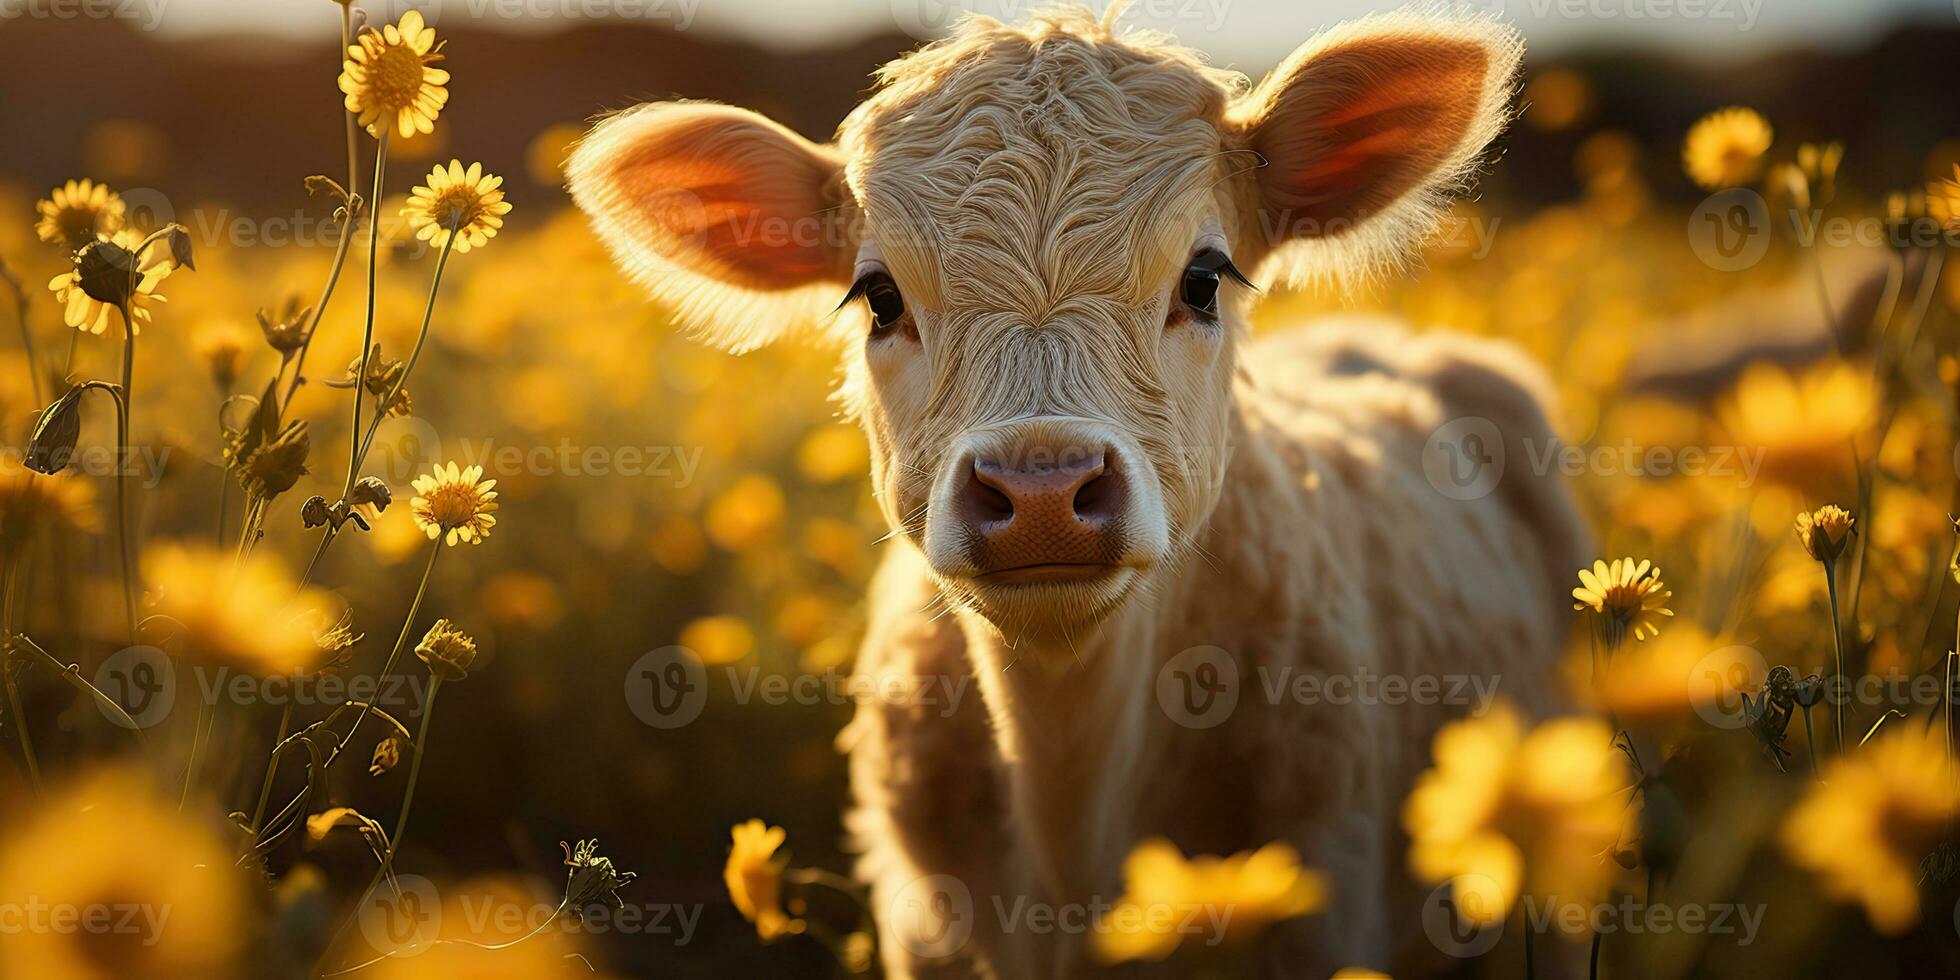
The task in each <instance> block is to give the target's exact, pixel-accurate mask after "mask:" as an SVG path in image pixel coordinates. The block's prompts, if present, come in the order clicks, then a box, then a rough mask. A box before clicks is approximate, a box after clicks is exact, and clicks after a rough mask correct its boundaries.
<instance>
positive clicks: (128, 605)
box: [116, 252, 142, 646]
mask: <svg viewBox="0 0 1960 980" xmlns="http://www.w3.org/2000/svg"><path fill="white" fill-rule="evenodd" d="M137 254H138V255H141V254H142V253H141V252H138V253H137ZM117 309H118V310H120V311H121V313H122V319H123V364H122V392H121V393H120V394H119V395H118V396H117V398H116V465H117V469H118V470H119V472H118V473H117V476H116V538H117V542H118V547H119V550H121V552H122V579H123V611H124V612H125V613H126V614H127V615H128V618H129V645H130V646H135V645H136V572H135V568H134V566H135V563H136V562H135V557H134V547H135V546H134V543H133V542H132V541H130V538H129V481H130V478H131V477H132V476H134V474H133V473H131V472H130V466H129V453H130V445H129V409H130V404H131V401H132V397H133V396H132V389H131V384H132V382H133V381H134V380H135V376H136V321H135V319H134V318H133V317H132V316H131V314H130V308H129V303H128V301H126V300H125V301H124V302H123V303H121V304H120V305H118V306H117Z"/></svg>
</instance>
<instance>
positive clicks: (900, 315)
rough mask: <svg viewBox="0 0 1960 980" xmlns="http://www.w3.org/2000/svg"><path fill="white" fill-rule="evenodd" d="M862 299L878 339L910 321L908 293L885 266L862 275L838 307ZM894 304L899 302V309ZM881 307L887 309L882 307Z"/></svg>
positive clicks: (873, 331)
mask: <svg viewBox="0 0 1960 980" xmlns="http://www.w3.org/2000/svg"><path fill="white" fill-rule="evenodd" d="M859 299H862V300H864V304H865V308H866V310H867V311H868V312H869V313H870V314H871V336H872V337H874V338H876V337H882V336H885V335H887V334H889V333H890V332H891V331H892V329H893V328H894V327H899V326H901V325H903V324H905V323H907V322H909V321H907V320H906V313H907V310H906V306H905V294H904V293H902V292H900V291H899V289H898V283H896V282H894V281H893V280H892V277H891V273H888V272H886V271H885V270H883V269H873V270H871V271H869V272H866V273H865V274H864V275H861V276H859V277H858V279H857V281H856V282H854V283H852V284H851V289H850V292H847V293H845V294H844V301H843V302H841V303H839V304H837V308H838V309H840V310H841V309H843V308H844V307H846V306H849V305H850V304H851V303H852V302H854V301H856V300H859ZM894 303H896V304H897V308H896V309H893V307H892V304H894ZM881 306H882V307H884V309H882V310H881V309H880V308H879V307H881ZM908 335H910V334H909V332H908Z"/></svg>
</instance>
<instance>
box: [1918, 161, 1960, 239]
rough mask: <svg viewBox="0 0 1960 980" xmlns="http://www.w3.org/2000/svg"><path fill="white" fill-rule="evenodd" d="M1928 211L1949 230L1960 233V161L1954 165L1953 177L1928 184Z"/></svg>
mask: <svg viewBox="0 0 1960 980" xmlns="http://www.w3.org/2000/svg"><path fill="white" fill-rule="evenodd" d="M1926 211H1927V213H1928V214H1931V215H1932V216H1933V218H1934V220H1936V221H1938V222H1939V223H1940V224H1941V225H1944V226H1945V227H1946V229H1947V230H1948V231H1951V232H1954V233H1956V234H1960V163H1956V164H1954V165H1953V177H1952V178H1951V179H1948V178H1945V177H1942V178H1940V179H1939V180H1936V181H1933V182H1931V183H1929V184H1927V185H1926Z"/></svg>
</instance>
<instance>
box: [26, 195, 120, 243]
mask: <svg viewBox="0 0 1960 980" xmlns="http://www.w3.org/2000/svg"><path fill="white" fill-rule="evenodd" d="M34 209H35V210H36V211H38V212H40V214H41V220H39V221H37V222H35V223H34V233H35V234H36V235H39V236H40V237H41V240H42V241H44V242H47V243H49V244H51V245H61V246H65V247H66V248H68V249H70V250H74V249H78V248H81V247H82V246H84V245H87V244H88V243H90V242H92V241H95V239H96V237H97V236H100V235H109V234H114V233H115V232H117V231H119V230H121V229H122V226H123V200H122V198H121V197H118V196H117V195H116V192H115V191H112V190H110V189H109V186H108V185H107V184H98V183H96V182H95V181H92V180H89V179H87V178H86V177H85V178H83V179H81V180H71V181H69V182H68V183H66V184H63V185H61V186H60V187H57V188H55V189H54V191H53V192H52V193H50V194H48V196H47V198H46V199H45V200H42V201H37V202H35V204H34Z"/></svg>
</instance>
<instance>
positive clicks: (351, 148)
mask: <svg viewBox="0 0 1960 980" xmlns="http://www.w3.org/2000/svg"><path fill="white" fill-rule="evenodd" d="M353 46H354V10H353V5H352V4H347V3H343V4H341V5H340V50H341V52H342V53H345V52H346V51H347V49H348V48H350V47H353ZM340 115H341V119H342V121H343V122H344V123H345V124H346V126H347V193H348V195H349V200H348V201H347V223H346V224H345V225H343V226H342V227H341V229H340V242H339V243H338V244H337V245H335V246H334V253H333V266H332V267H331V269H330V270H329V271H328V273H327V284H326V287H325V288H323V289H321V290H320V301H319V302H317V303H315V304H313V317H312V321H313V322H311V323H309V324H307V326H306V339H305V340H304V341H302V342H301V343H300V345H299V353H298V354H297V355H296V356H295V357H294V358H293V377H292V380H291V381H289V382H287V384H286V397H285V398H284V399H283V400H282V401H281V402H280V410H279V411H280V415H281V416H282V417H283V416H284V415H285V411H286V409H288V408H291V407H292V404H293V396H294V395H295V394H298V392H299V384H300V381H301V380H302V373H303V372H304V371H305V370H306V354H307V352H308V351H310V350H312V349H313V336H314V334H317V333H319V331H320V319H321V318H322V317H324V316H326V315H327V302H328V301H329V300H331V299H333V291H334V287H335V286H336V285H338V284H339V282H340V272H341V270H342V269H343V268H345V267H346V265H347V248H348V246H349V245H351V244H352V243H353V241H354V227H353V225H354V218H355V214H356V211H355V208H354V201H353V199H352V196H353V194H354V188H355V186H356V185H358V184H360V182H361V154H360V137H359V135H358V134H359V133H360V128H359V127H358V125H357V124H356V122H355V119H354V114H353V113H351V112H342V113H341V114H340ZM377 169H378V168H377ZM367 208H368V215H369V220H370V221H372V220H373V214H374V205H373V203H372V202H370V203H369V204H368V205H367ZM282 368H283V365H282Z"/></svg>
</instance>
